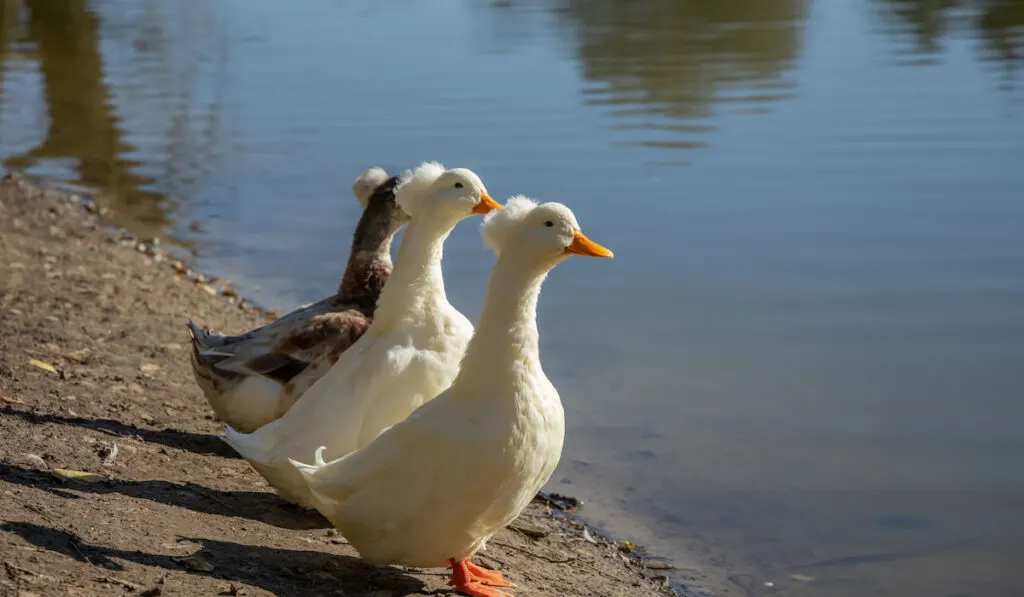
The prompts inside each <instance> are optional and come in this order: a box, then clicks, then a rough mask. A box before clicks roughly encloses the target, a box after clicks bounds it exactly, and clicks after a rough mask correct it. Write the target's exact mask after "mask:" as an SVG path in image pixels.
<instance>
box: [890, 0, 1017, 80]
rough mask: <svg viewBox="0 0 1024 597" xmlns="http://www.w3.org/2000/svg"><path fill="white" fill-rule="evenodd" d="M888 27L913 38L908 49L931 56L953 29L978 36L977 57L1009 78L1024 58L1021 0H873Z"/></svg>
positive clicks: (940, 48) (895, 32)
mask: <svg viewBox="0 0 1024 597" xmlns="http://www.w3.org/2000/svg"><path fill="white" fill-rule="evenodd" d="M875 3H876V5H878V8H879V11H880V13H881V14H882V16H883V19H884V20H885V21H886V24H887V25H888V30H889V31H890V32H891V33H894V34H897V35H903V36H908V37H910V38H911V39H912V40H913V47H912V48H911V50H910V51H911V53H913V54H915V55H920V54H923V55H926V56H932V57H934V55H936V54H939V53H940V52H942V51H943V42H944V41H946V39H947V38H948V37H950V36H951V35H954V34H956V33H957V32H967V33H968V34H969V35H970V36H973V37H976V38H977V39H979V40H980V42H981V46H980V58H981V59H982V60H983V61H993V62H999V63H1000V68H1001V70H1002V71H1003V72H1004V73H1005V74H1006V76H1007V77H1008V78H1012V77H1013V75H1014V74H1015V73H1016V71H1017V69H1018V68H1019V63H1020V62H1021V61H1022V60H1024V0H942V1H939V2H936V1H934V0H875Z"/></svg>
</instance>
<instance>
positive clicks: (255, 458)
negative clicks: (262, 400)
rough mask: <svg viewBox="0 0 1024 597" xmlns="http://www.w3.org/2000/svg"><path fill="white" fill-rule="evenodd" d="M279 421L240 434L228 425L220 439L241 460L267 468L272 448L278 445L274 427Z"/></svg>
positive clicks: (271, 457) (271, 458) (271, 456)
mask: <svg viewBox="0 0 1024 597" xmlns="http://www.w3.org/2000/svg"><path fill="white" fill-rule="evenodd" d="M279 421H280V419H278V420H276V421H271V422H270V423H267V424H266V425H264V426H263V427H260V428H259V429H257V430H256V431H253V432H252V433H241V432H240V431H236V430H235V429H234V428H233V427H232V426H230V425H228V426H227V427H226V428H225V429H224V436H223V437H222V439H223V440H224V441H225V442H226V443H227V444H228V445H229V446H231V447H232V448H234V450H235V451H236V452H238V453H239V454H240V455H241V456H242V458H245V459H246V460H248V461H250V462H258V463H260V464H265V465H268V466H269V465H270V464H271V461H272V460H273V452H274V447H275V446H276V445H277V443H278V442H277V439H278V438H277V435H278V434H277V430H276V427H277V423H278V422H279Z"/></svg>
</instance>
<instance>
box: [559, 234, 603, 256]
mask: <svg viewBox="0 0 1024 597" xmlns="http://www.w3.org/2000/svg"><path fill="white" fill-rule="evenodd" d="M565 252H566V253H572V254H574V255H586V256H587V257H609V258H610V257H613V256H614V255H615V254H614V253H612V252H611V251H609V250H608V249H606V248H604V247H602V246H601V245H599V244H597V243H595V242H594V241H592V240H590V239H589V238H587V237H586V236H583V233H582V232H580V231H579V230H577V231H576V234H575V235H574V236H573V239H572V244H571V245H569V246H568V247H566V249H565Z"/></svg>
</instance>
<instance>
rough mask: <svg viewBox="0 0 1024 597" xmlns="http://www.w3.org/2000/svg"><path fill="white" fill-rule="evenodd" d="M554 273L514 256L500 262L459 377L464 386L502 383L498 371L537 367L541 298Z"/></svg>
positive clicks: (490, 284) (489, 286)
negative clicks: (542, 288)
mask: <svg viewBox="0 0 1024 597" xmlns="http://www.w3.org/2000/svg"><path fill="white" fill-rule="evenodd" d="M550 269H551V268H550V267H546V266H543V265H534V264H529V265H528V264H524V263H522V262H521V261H517V259H516V258H515V257H513V256H509V257H507V258H506V257H499V258H498V262H497V264H495V266H494V270H493V271H492V272H491V276H490V279H489V280H488V282H487V293H486V295H485V296H484V303H483V308H482V309H481V311H480V321H479V323H478V324H477V327H476V332H475V333H474V334H473V339H472V340H470V343H469V346H468V348H467V349H466V357H465V358H464V359H463V362H462V368H461V371H460V374H459V377H460V378H464V379H463V383H469V384H471V383H473V380H477V381H480V382H487V381H488V380H495V379H498V378H500V377H499V376H500V375H501V374H500V373H499V372H497V371H495V367H496V366H500V367H501V371H502V372H505V371H506V370H508V371H512V370H513V369H517V368H518V367H520V366H521V365H523V364H526V365H527V366H531V365H533V364H535V363H538V362H539V359H540V357H539V347H538V341H539V334H538V332H537V299H538V298H539V297H540V288H541V285H542V284H543V282H544V278H545V277H546V276H547V272H548V271H549V270H550ZM514 377H518V376H514ZM455 383H459V382H458V381H456V382H455Z"/></svg>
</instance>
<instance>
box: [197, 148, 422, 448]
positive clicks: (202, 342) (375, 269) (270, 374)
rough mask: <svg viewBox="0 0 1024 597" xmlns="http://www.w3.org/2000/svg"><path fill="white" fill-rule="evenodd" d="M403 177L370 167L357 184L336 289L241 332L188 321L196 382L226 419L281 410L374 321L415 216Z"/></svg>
mask: <svg viewBox="0 0 1024 597" xmlns="http://www.w3.org/2000/svg"><path fill="white" fill-rule="evenodd" d="M398 182H399V177H397V176H392V177H388V175H387V173H386V172H385V171H384V170H383V169H382V168H371V169H370V170H367V171H366V172H365V173H363V174H362V175H361V176H360V177H359V178H357V179H356V180H355V182H354V183H353V184H352V191H353V193H354V194H355V196H356V198H357V199H358V200H359V202H360V204H362V205H363V215H362V216H361V217H360V218H359V223H358V224H357V225H356V230H355V234H354V236H353V239H352V253H351V254H350V255H349V258H348V265H347V266H346V267H345V274H344V276H343V277H342V279H341V283H340V284H339V285H338V292H337V293H336V294H335V295H333V296H330V297H327V298H325V299H321V300H319V301H317V302H315V303H313V304H311V305H307V306H305V307H301V308H299V309H297V310H295V311H292V312H291V313H289V314H287V315H285V316H284V317H281V318H280V319H277V320H276V321H274V322H272V323H270V324H267V325H265V326H263V327H261V328H257V329H255V330H252V331H250V332H247V333H245V334H241V335H238V336H225V335H222V334H216V333H211V332H210V331H209V330H208V329H205V330H204V329H200V328H199V326H197V325H196V324H195V323H193V322H192V321H189V322H188V329H189V333H190V334H191V336H192V357H191V361H192V370H193V372H194V373H195V377H196V383H198V384H199V387H200V388H201V389H202V390H203V394H205V395H206V399H207V401H208V402H209V403H210V406H211V407H212V408H213V411H214V412H215V413H216V414H217V416H218V417H219V418H220V419H221V420H222V421H224V422H226V423H227V424H229V425H231V426H232V427H233V428H235V429H236V430H238V431H242V432H245V433H251V432H253V431H255V430H256V429H258V428H260V427H262V426H263V425H266V424H267V423H269V422H271V421H273V420H274V419H277V418H279V417H280V416H281V415H283V414H284V413H285V412H286V411H287V410H288V408H290V407H291V405H292V404H294V403H295V401H296V400H298V399H299V397H300V396H302V394H303V392H305V391H306V390H307V389H308V388H309V387H310V386H312V385H313V384H314V383H316V381H317V380H318V379H320V377H321V376H323V375H324V374H325V373H327V371H328V369H330V368H331V365H333V364H334V362H335V361H337V360H338V357H339V356H340V355H341V353H342V352H344V351H345V350H346V349H347V348H348V347H349V346H351V345H352V344H354V343H355V341H356V340H358V339H359V337H360V336H362V335H363V333H364V332H366V330H367V328H369V327H370V322H371V321H372V320H373V313H374V310H375V309H376V306H377V297H378V296H380V291H381V288H383V287H384V283H385V282H386V281H387V279H388V276H389V275H390V274H391V269H392V264H391V241H392V239H393V238H394V236H395V233H397V232H398V230H400V229H401V228H402V226H404V225H405V224H407V223H408V222H409V216H407V215H406V214H405V212H403V211H402V210H401V209H400V208H399V207H398V205H397V204H396V203H395V187H396V186H397V184H398Z"/></svg>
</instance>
